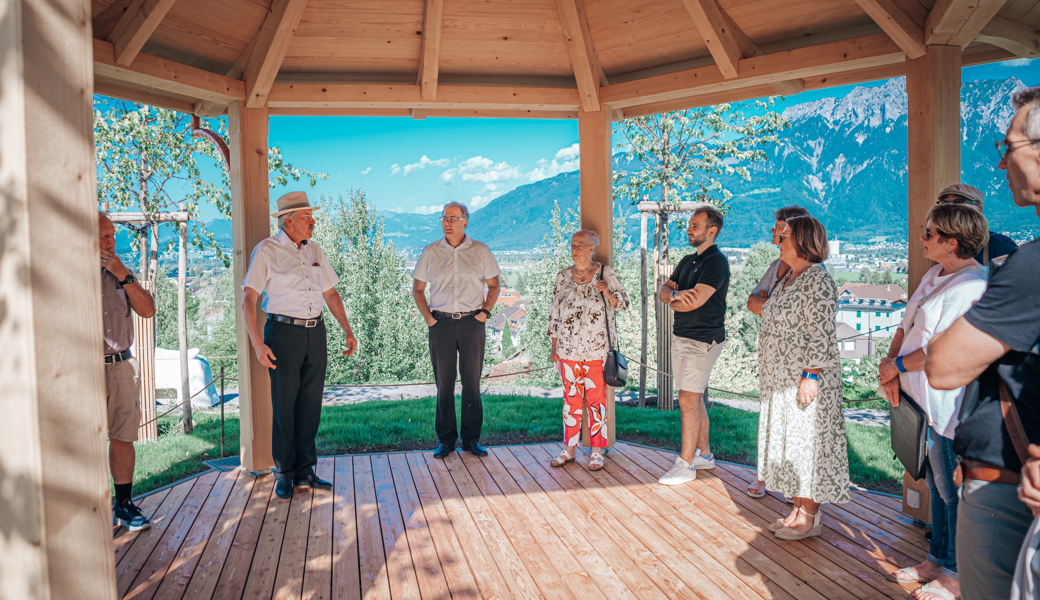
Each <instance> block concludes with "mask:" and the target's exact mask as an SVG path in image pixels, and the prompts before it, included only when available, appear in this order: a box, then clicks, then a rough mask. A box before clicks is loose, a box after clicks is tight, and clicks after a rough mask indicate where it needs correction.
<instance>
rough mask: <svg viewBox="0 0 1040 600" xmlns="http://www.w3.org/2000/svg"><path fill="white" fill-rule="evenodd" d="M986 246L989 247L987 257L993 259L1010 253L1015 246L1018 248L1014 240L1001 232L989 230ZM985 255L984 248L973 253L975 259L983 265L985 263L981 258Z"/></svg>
mask: <svg viewBox="0 0 1040 600" xmlns="http://www.w3.org/2000/svg"><path fill="white" fill-rule="evenodd" d="M986 247H987V248H989V259H990V260H993V259H994V258H999V257H1001V256H1006V255H1008V254H1011V253H1012V252H1014V251H1015V248H1018V244H1016V243H1015V240H1013V239H1011V238H1009V237H1008V236H1006V235H1004V234H1003V233H995V232H992V231H991V232H989V243H987V244H986ZM985 255H986V248H983V249H982V250H979V253H978V254H976V255H975V260H977V261H979V264H980V265H984V264H986V263H985V261H983V260H982V259H983V258H985Z"/></svg>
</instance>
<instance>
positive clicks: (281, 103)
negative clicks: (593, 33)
mask: <svg viewBox="0 0 1040 600" xmlns="http://www.w3.org/2000/svg"><path fill="white" fill-rule="evenodd" d="M267 103H268V105H269V106H270V107H271V108H294V107H296V108H302V107H312V108H405V109H415V108H425V109H434V108H438V109H440V108H453V109H474V110H562V111H573V110H577V108H578V107H579V106H580V105H581V99H580V98H579V97H578V90H575V89H567V88H536V87H506V86H486V87H481V86H464V85H450V86H448V85H444V86H440V89H439V90H438V92H437V100H436V101H435V102H430V101H427V100H423V99H422V92H421V90H420V86H418V85H396V84H389V85H388V84H364V83H334V84H321V83H276V84H275V85H274V86H272V88H271V94H270V96H268V98H267Z"/></svg>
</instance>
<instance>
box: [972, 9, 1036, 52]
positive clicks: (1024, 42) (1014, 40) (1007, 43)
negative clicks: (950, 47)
mask: <svg viewBox="0 0 1040 600" xmlns="http://www.w3.org/2000/svg"><path fill="white" fill-rule="evenodd" d="M975 39H976V40H978V41H980V42H985V43H987V44H990V45H993V46H997V47H998V48H1003V49H1004V50H1007V51H1008V52H1010V53H1012V54H1014V55H1015V56H1018V57H1021V58H1037V57H1040V30H1038V29H1036V28H1035V27H1030V26H1029V25H1025V24H1023V23H1019V22H1018V21H1012V20H1011V19H1006V18H1004V17H1002V16H1000V15H997V16H995V17H993V18H992V19H991V20H990V22H989V23H986V26H985V27H983V28H982V31H981V32H980V33H979V35H977V36H975Z"/></svg>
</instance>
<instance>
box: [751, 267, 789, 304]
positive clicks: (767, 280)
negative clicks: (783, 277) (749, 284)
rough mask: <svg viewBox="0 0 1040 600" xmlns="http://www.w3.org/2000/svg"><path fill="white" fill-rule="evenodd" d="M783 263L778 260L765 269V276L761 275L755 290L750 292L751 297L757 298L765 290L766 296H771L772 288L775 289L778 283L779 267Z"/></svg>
mask: <svg viewBox="0 0 1040 600" xmlns="http://www.w3.org/2000/svg"><path fill="white" fill-rule="evenodd" d="M783 263H784V261H782V260H780V259H779V258H778V259H776V260H774V261H773V264H771V265H769V268H768V269H766V272H765V275H762V280H761V281H759V282H758V285H756V286H755V289H753V290H751V295H752V296H757V295H758V293H759V292H761V291H762V290H765V292H766V294H768V295H770V296H772V295H773V288H775V287H776V284H777V283H778V282H779V281H780V277H779V274H780V265H782V264H783Z"/></svg>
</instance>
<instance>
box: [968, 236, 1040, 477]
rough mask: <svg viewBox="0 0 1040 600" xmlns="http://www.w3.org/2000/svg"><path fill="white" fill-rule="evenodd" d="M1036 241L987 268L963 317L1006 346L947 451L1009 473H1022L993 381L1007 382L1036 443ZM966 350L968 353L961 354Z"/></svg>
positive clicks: (1039, 280) (1039, 383) (1039, 423)
mask: <svg viewBox="0 0 1040 600" xmlns="http://www.w3.org/2000/svg"><path fill="white" fill-rule="evenodd" d="M1037 265H1040V238H1038V239H1036V240H1033V241H1032V242H1029V243H1027V244H1023V245H1022V247H1021V248H1019V249H1018V250H1016V251H1015V252H1013V253H1012V254H1011V255H1010V256H1009V257H1008V259H1007V262H1005V263H1004V264H1003V265H1002V266H998V264H997V263H993V264H991V265H990V276H989V287H988V288H987V290H986V293H985V294H983V296H982V298H981V299H979V301H978V303H976V304H975V306H973V307H972V308H971V310H969V311H968V312H967V314H965V315H964V317H965V318H966V319H967V320H968V322H969V323H971V324H972V325H973V326H975V327H976V328H977V329H979V330H980V331H982V332H983V333H986V334H988V335H990V336H992V337H994V338H996V339H997V340H1000V341H1001V342H1004V343H1005V344H1008V345H1009V346H1011V350H1010V351H1008V353H1007V354H1005V355H1004V356H1003V357H1001V359H1000V360H998V361H997V362H995V363H993V364H992V365H990V366H989V367H988V368H987V369H986V370H985V371H984V372H983V373H982V375H980V376H979V406H978V408H977V409H976V410H975V412H974V413H973V414H972V415H971V416H970V417H968V418H966V419H965V420H964V421H962V422H961V424H960V425H959V426H958V427H957V435H956V437H955V438H954V441H953V450H954V452H956V453H957V454H959V455H961V456H962V457H964V458H968V459H971V460H977V461H981V462H986V463H990V464H993V465H997V466H1000V467H1005V468H1007V469H1011V470H1013V471H1018V470H1020V469H1021V468H1022V463H1021V461H1019V459H1018V454H1017V453H1016V452H1015V447H1014V445H1013V444H1012V443H1011V438H1010V437H1008V433H1007V428H1006V427H1005V426H1004V417H1003V415H1002V414H1001V412H1000V388H999V387H998V383H997V377H1001V378H1003V380H1004V382H1005V383H1007V386H1008V391H1009V392H1011V395H1012V396H1013V397H1014V398H1015V407H1016V408H1017V409H1018V415H1019V417H1020V418H1021V420H1022V426H1023V427H1024V428H1025V430H1026V436H1027V437H1028V438H1029V441H1030V442H1031V443H1034V444H1036V443H1040V356H1038V355H1037V344H1038V342H1040V268H1038V267H1037ZM966 351H970V349H966Z"/></svg>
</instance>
